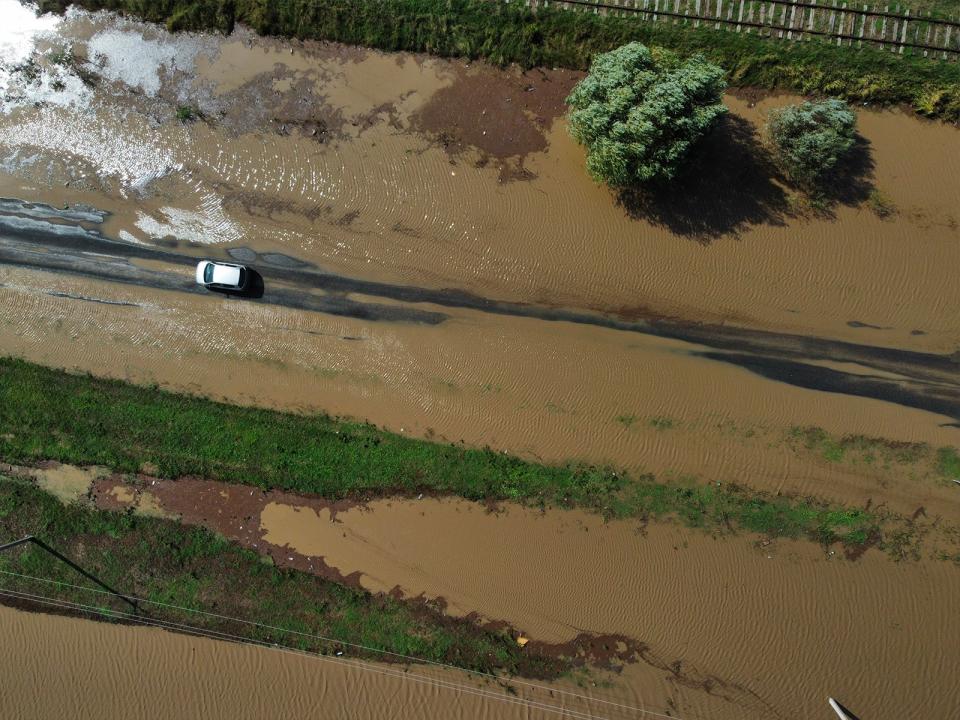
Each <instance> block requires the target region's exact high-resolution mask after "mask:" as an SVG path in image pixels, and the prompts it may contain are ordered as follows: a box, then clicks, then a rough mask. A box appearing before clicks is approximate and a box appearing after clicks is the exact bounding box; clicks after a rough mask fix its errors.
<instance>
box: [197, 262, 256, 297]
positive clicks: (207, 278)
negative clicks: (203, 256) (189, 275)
mask: <svg viewBox="0 0 960 720" xmlns="http://www.w3.org/2000/svg"><path fill="white" fill-rule="evenodd" d="M249 278H250V272H249V271H248V270H247V268H245V267H244V266H243V265H234V264H233V263H223V262H212V261H211V260H201V261H200V262H199V263H197V282H198V283H200V284H201V285H203V286H204V287H206V288H213V289H215V290H243V289H245V288H246V287H247V281H248V280H249Z"/></svg>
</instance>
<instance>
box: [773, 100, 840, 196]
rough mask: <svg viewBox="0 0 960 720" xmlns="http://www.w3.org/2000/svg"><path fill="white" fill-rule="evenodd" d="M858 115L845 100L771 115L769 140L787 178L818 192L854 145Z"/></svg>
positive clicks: (790, 108)
mask: <svg viewBox="0 0 960 720" xmlns="http://www.w3.org/2000/svg"><path fill="white" fill-rule="evenodd" d="M856 125H857V116H856V115H855V114H854V113H853V111H852V110H851V109H850V107H849V106H848V105H847V104H846V103H845V102H843V101H842V100H835V99H832V100H823V101H820V102H805V103H801V104H799V105H788V106H786V107H784V108H780V109H778V110H774V111H772V112H771V113H770V116H769V119H768V122H767V125H766V136H767V141H768V142H769V144H770V147H771V149H772V150H773V154H774V157H775V158H776V160H777V163H778V164H779V165H780V167H781V169H782V170H783V172H784V173H786V175H787V177H789V178H790V180H792V181H793V182H794V183H796V184H797V185H799V186H800V187H802V188H804V189H806V190H814V189H816V188H817V187H818V186H819V185H820V183H822V182H823V181H824V180H826V179H827V178H828V177H830V176H831V175H832V174H833V173H834V171H835V170H836V169H837V165H838V163H839V162H840V161H841V160H842V159H843V157H844V156H845V155H847V153H849V152H850V149H851V148H852V147H853V144H854V135H855V133H856Z"/></svg>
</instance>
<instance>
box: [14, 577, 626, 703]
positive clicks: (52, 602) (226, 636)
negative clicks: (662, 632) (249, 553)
mask: <svg viewBox="0 0 960 720" xmlns="http://www.w3.org/2000/svg"><path fill="white" fill-rule="evenodd" d="M0 596H2V597H10V598H15V599H20V600H29V601H31V602H36V603H39V604H43V605H49V606H53V607H59V608H63V609H70V610H76V611H80V612H89V613H94V614H99V615H103V616H105V617H110V618H114V619H123V620H127V621H130V622H133V623H138V624H141V625H147V626H152V627H157V628H160V629H175V630H176V631H177V632H183V633H185V634H188V635H194V636H197V637H203V638H207V639H213V640H229V641H233V642H238V643H242V644H246V645H251V646H254V647H260V648H266V649H269V650H275V651H278V652H283V653H287V654H292V655H299V656H302V657H309V658H314V659H317V660H323V661H326V662H332V663H337V664H341V665H348V666H351V667H356V668H357V669H359V670H364V671H367V672H374V673H377V674H380V675H384V676H388V677H395V678H398V679H402V680H409V681H412V682H416V683H418V684H424V685H432V686H435V687H438V688H443V689H447V690H455V691H457V692H462V693H465V694H468V695H475V696H478V697H480V698H483V699H487V700H496V701H498V702H505V703H507V704H511V705H524V706H526V707H529V708H532V709H537V710H543V711H544V712H549V713H554V714H559V715H563V716H566V717H571V718H574V719H575V720H607V719H606V718H604V717H602V716H599V715H593V714H590V713H586V712H581V711H579V710H569V709H567V708H563V707H561V706H558V705H550V704H548V703H542V702H538V701H535V700H531V699H529V698H511V697H505V696H503V695H500V694H498V693H495V692H493V691H490V690H482V689H476V688H471V687H468V686H466V685H463V684H462V683H454V682H449V681H445V680H438V679H435V678H427V677H424V676H422V675H411V674H410V673H407V672H400V671H392V670H388V669H386V668H378V667H374V666H372V665H371V664H370V663H366V662H364V661H362V660H356V659H350V658H339V657H330V656H326V655H320V654H318V653H312V652H307V651H305V650H298V649H297V648H291V647H289V646H286V645H278V644H276V643H269V642H266V641H263V640H254V639H251V638H245V637H242V636H239V635H232V634H230V633H223V632H220V631H216V630H207V629H205V628H199V627H196V626H193V625H186V624H183V623H175V622H171V621H167V620H160V619H157V618H145V617H143V616H142V615H134V614H133V613H125V612H120V611H117V610H109V609H106V608H99V607H96V606H92V605H84V604H82V603H73V602H69V601H64V600H59V599H57V598H51V597H48V596H46V595H35V594H33V593H25V592H22V591H18V590H13V589H10V588H4V587H0Z"/></svg>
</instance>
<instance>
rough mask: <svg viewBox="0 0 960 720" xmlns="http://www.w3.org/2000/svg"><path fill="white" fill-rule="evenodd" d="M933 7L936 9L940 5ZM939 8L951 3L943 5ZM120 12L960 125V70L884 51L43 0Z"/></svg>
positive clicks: (409, 2) (579, 27)
mask: <svg viewBox="0 0 960 720" xmlns="http://www.w3.org/2000/svg"><path fill="white" fill-rule="evenodd" d="M929 1H930V2H933V1H934V0H929ZM938 1H939V0H938ZM70 4H75V5H79V6H81V7H85V8H88V9H92V10H97V9H103V8H106V9H110V10H118V11H121V12H125V13H130V14H133V15H136V16H138V17H141V18H143V19H146V20H149V21H154V22H161V23H166V25H167V27H168V28H170V29H171V30H220V31H223V32H229V31H230V30H231V29H232V28H233V25H234V22H243V23H246V24H248V25H250V26H252V27H253V28H254V29H255V30H256V31H257V32H259V33H261V34H263V35H279V36H284V37H296V38H302V39H316V40H333V41H338V42H344V43H348V44H354V45H364V46H367V47H375V48H380V49H383V50H391V51H411V52H428V53H431V54H434V55H440V56H458V57H468V58H486V59H488V60H490V61H491V62H494V63H498V64H508V63H518V64H519V65H521V66H523V67H526V68H530V67H536V66H547V67H551V66H552V67H558V66H559V67H567V68H573V69H581V70H582V69H586V68H587V67H588V66H589V64H590V60H591V59H592V58H593V57H594V56H595V55H596V54H598V53H602V52H607V51H609V50H612V49H614V48H616V47H619V46H620V45H623V44H625V43H628V42H633V41H640V42H644V43H647V44H651V45H657V46H662V47H667V48H670V49H673V50H675V51H678V52H680V53H684V54H689V53H695V52H698V53H703V54H705V55H706V56H707V57H708V59H710V60H712V61H713V62H716V63H717V64H719V65H721V66H722V67H723V68H724V69H725V70H726V71H727V73H728V77H729V80H730V83H731V84H732V85H733V86H739V87H743V86H757V87H763V88H769V89H773V88H783V89H789V90H793V91H797V92H801V93H807V94H828V95H833V96H836V97H842V98H845V99H848V100H855V101H865V102H872V103H884V104H890V103H905V104H909V105H910V106H911V107H913V109H914V110H916V111H917V112H919V113H922V114H924V115H929V116H931V117H938V118H943V119H945V120H949V121H957V120H960V66H958V64H957V63H945V62H935V61H931V60H927V59H924V58H921V57H919V56H912V55H906V56H901V55H896V54H893V53H889V52H883V51H881V50H879V49H876V48H872V47H870V48H863V49H859V50H855V49H853V48H848V47H836V46H834V45H832V44H827V43H821V42H783V41H770V40H765V39H762V38H759V37H757V36H755V35H752V34H746V33H733V32H726V31H717V30H714V29H712V28H709V27H707V26H706V25H704V26H703V27H700V28H695V27H693V26H691V25H683V24H673V23H649V22H643V21H640V20H639V19H638V18H636V17H626V18H623V17H616V16H612V15H599V14H594V13H591V12H570V11H567V10H562V9H553V8H549V7H547V8H540V9H538V10H537V11H535V12H534V11H532V10H530V9H529V8H527V7H526V6H525V4H523V3H521V2H512V3H503V2H494V1H493V0H486V1H485V0H375V1H364V0H163V1H162V2H148V1H147V0H75V1H73V2H71V0H41V7H43V8H44V9H48V10H60V11H62V10H63V9H64V8H65V7H66V6H68V5H70Z"/></svg>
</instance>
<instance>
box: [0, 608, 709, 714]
mask: <svg viewBox="0 0 960 720" xmlns="http://www.w3.org/2000/svg"><path fill="white" fill-rule="evenodd" d="M0 630H2V632H3V637H4V653H3V655H2V658H0V671H2V672H3V676H4V682H3V683H2V684H0V706H2V707H3V710H4V713H3V716H4V718H5V719H9V720H48V719H49V718H52V717H63V718H75V717H83V718H88V719H89V720H101V719H102V720H115V719H116V718H184V717H198V716H202V717H204V718H211V720H220V719H223V720H244V719H245V718H250V719H251V720H254V719H256V720H262V718H268V717H282V718H290V719H291V720H299V719H300V718H303V719H306V718H316V717H350V718H376V719H378V720H379V719H381V718H395V719H396V720H403V719H404V718H426V717H436V718H440V717H442V718H464V720H474V719H483V718H508V719H510V718H517V719H518V720H519V719H521V718H523V719H525V720H533V719H536V720H540V718H558V717H567V718H577V719H579V720H586V719H588V718H608V719H610V720H620V719H626V718H647V717H651V715H649V714H647V713H644V712H642V710H641V708H644V707H648V706H646V705H645V704H644V698H643V693H644V692H651V693H652V692H655V691H656V692H659V693H664V692H671V691H670V688H669V683H667V682H665V681H663V680H662V679H659V678H654V677H652V674H648V676H646V677H643V676H641V677H639V678H638V680H639V682H634V683H631V688H632V689H631V690H629V691H628V690H626V689H625V688H620V689H619V691H618V692H615V693H614V694H613V695H610V694H609V691H607V692H608V694H607V695H605V696H604V699H603V700H601V701H597V700H595V699H593V698H592V697H591V695H593V694H595V691H591V689H584V688H580V687H578V686H576V685H574V684H572V683H568V684H562V685H559V684H551V685H549V686H539V685H538V686H536V687H524V686H517V688H516V689H515V691H514V692H513V693H509V694H508V693H507V691H506V690H504V689H503V688H502V687H500V686H499V685H497V684H495V683H493V682H490V681H488V680H486V679H483V678H477V677H475V676H470V675H467V674H466V673H462V672H459V671H453V670H444V669H435V670H430V669H425V668H421V667H417V668H416V669H405V668H404V667H402V666H398V665H384V664H378V663H369V662H364V663H358V662H356V661H353V660H339V659H336V658H329V657H327V658H321V657H318V656H307V655H302V654H299V653H293V652H287V651H284V650H278V649H274V648H263V647H253V646H249V645H241V644H237V643H228V642H222V641H216V640H209V639H206V638H202V637H189V636H186V635H179V634H173V633H169V632H165V631H163V630H158V629H155V628H141V627H129V626H126V627H125V626H117V625H108V624H105V623H93V622H89V621H85V620H78V619H73V618H66V617H58V616H52V615H37V614H33V613H25V612H21V611H19V610H13V609H11V608H7V607H3V606H0ZM51 687H56V692H51ZM684 694H685V691H684V689H683V688H679V689H678V690H676V691H674V692H673V695H674V696H675V697H678V698H682V697H683V696H684ZM607 697H613V698H614V700H612V701H611V700H607V699H606V698H607ZM609 702H616V703H617V704H616V705H611V704H606V703H609ZM721 705H722V703H719V702H717V703H716V706H717V707H720V706H721ZM624 706H626V707H631V708H637V709H636V710H628V709H625V707H624ZM697 709H698V710H699V711H706V712H711V705H710V703H709V702H708V703H706V704H704V703H701V704H700V706H699V707H698V708H697ZM654 717H656V715H654ZM691 717H700V716H696V715H695V716H691ZM703 717H706V716H703ZM709 717H720V716H717V715H709Z"/></svg>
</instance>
